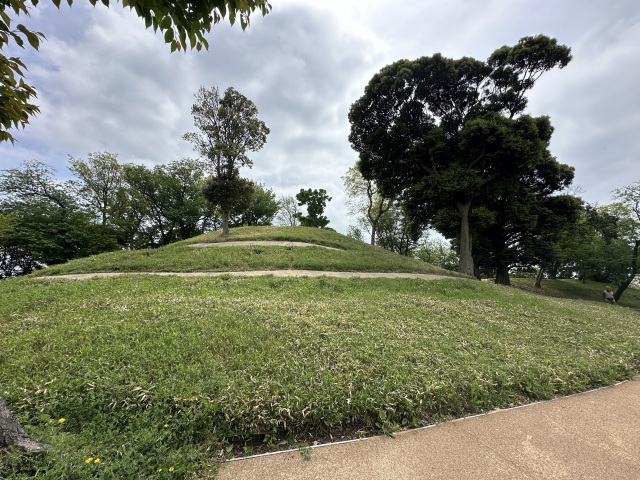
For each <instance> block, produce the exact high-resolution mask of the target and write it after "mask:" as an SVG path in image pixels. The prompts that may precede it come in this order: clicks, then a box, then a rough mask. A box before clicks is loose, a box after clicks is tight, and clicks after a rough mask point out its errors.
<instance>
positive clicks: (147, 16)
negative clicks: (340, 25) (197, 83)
mask: <svg viewBox="0 0 640 480" xmlns="http://www.w3.org/2000/svg"><path fill="white" fill-rule="evenodd" d="M52 2H53V4H54V5H55V6H56V7H58V8H59V7H60V3H61V0H52ZM38 3H39V0H3V1H0V50H2V49H3V48H4V47H5V45H7V44H8V43H9V42H10V41H13V42H14V43H15V44H16V45H18V46H19V47H23V48H24V44H25V41H26V42H27V43H28V44H29V45H30V46H31V47H32V48H34V49H36V50H38V49H39V47H40V42H41V41H42V40H43V39H44V35H43V34H42V33H41V32H32V31H30V30H29V29H28V28H27V27H25V26H24V25H23V24H18V25H15V26H12V23H13V20H12V16H14V15H15V16H19V15H20V14H23V15H26V16H28V15H29V8H30V7H29V4H31V5H32V6H34V7H35V6H36V5H37V4H38ZM66 3H67V4H69V5H71V4H72V3H73V0H66ZM89 3H91V4H92V5H94V6H95V5H96V4H98V3H102V4H103V5H106V6H107V7H108V6H109V4H110V2H109V0H89ZM122 6H123V7H129V9H130V10H133V11H135V13H136V15H138V16H139V17H140V18H141V19H143V20H144V22H145V26H146V28H150V27H151V28H153V29H154V31H157V30H158V29H159V30H160V31H161V32H162V33H163V35H164V41H165V42H166V43H168V44H170V46H171V51H172V52H173V51H175V50H186V49H187V48H189V47H190V48H192V49H193V48H195V49H197V50H201V49H202V48H203V47H204V48H209V43H208V42H207V39H206V38H205V34H206V33H207V32H210V31H211V27H212V26H213V25H215V24H216V23H218V22H220V21H221V20H223V19H224V18H225V17H227V18H228V20H229V23H231V25H233V24H234V23H235V21H236V19H238V18H239V19H240V24H241V26H242V29H243V30H244V29H245V28H246V27H247V26H248V25H249V17H250V15H251V14H252V13H253V12H255V11H256V10H258V11H260V12H261V13H262V15H266V14H267V13H268V12H269V11H270V10H271V5H270V4H269V2H268V1H267V0H242V1H235V0H172V1H165V0H123V2H122ZM26 69H27V67H26V65H25V64H24V63H23V62H22V61H21V60H20V58H18V57H10V58H7V57H6V56H5V55H3V54H1V53H0V141H5V140H9V141H11V142H12V143H13V142H14V141H15V139H14V138H13V135H11V133H9V132H8V130H9V129H11V128H18V127H20V126H21V127H23V128H24V126H25V125H26V124H27V123H29V118H30V117H32V116H33V115H35V114H37V113H39V109H38V106H37V105H35V104H33V103H31V102H32V99H33V98H34V97H35V96H36V90H35V88H34V87H32V86H30V85H28V84H27V83H25V81H24V77H25V74H24V71H25V70H26Z"/></svg>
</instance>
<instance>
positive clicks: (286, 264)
mask: <svg viewBox="0 0 640 480" xmlns="http://www.w3.org/2000/svg"><path fill="white" fill-rule="evenodd" d="M239 240H246V241H249V240H275V241H298V242H306V243H313V244H316V245H322V246H328V247H332V248H336V249H339V250H328V249H326V248H320V247H282V246H257V245H254V246H251V245H249V246H246V247H245V246H242V247H236V246H234V247H215V248H206V247H191V246H189V245H191V244H193V243H219V242H223V241H239ZM288 269H293V270H322V271H332V270H334V271H343V272H344V271H356V272H359V271H362V272H408V273H427V274H441V275H448V276H462V275H460V274H458V273H456V272H449V271H446V270H443V269H440V268H437V267H434V266H433V265H430V264H428V263H424V262H421V261H418V260H414V259H411V258H407V257H402V256H400V255H396V254H393V253H391V252H388V251H386V250H383V249H381V248H379V247H372V246H371V245H367V244H365V243H363V242H360V241H358V240H354V239H352V238H349V237H345V236H343V235H340V234H338V233H336V232H332V231H329V230H321V229H318V228H305V227H241V228H235V229H231V231H230V235H229V236H228V237H225V238H223V237H222V236H221V235H220V232H214V233H210V234H205V235H201V236H199V237H195V238H192V239H189V240H186V241H183V242H178V243H175V244H172V245H169V246H167V247H163V248H159V249H156V250H136V251H126V252H122V251H121V252H112V253H104V254H101V255H96V256H92V257H88V258H82V259H78V260H73V261H71V262H68V263H66V264H63V265H56V266H53V267H51V268H47V269H44V270H40V271H38V272H35V273H34V275H36V276H42V275H63V274H70V273H92V272H196V271H206V272H225V271H227V272H231V271H247V270H288Z"/></svg>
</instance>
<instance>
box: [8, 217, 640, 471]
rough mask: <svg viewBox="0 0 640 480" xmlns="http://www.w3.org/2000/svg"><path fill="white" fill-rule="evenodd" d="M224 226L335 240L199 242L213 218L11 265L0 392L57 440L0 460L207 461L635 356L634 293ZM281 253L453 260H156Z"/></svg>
mask: <svg viewBox="0 0 640 480" xmlns="http://www.w3.org/2000/svg"><path fill="white" fill-rule="evenodd" d="M230 239H231V240H235V241H238V240H245V241H258V240H260V241H295V242H305V243H314V244H317V245H323V246H326V247H332V248H336V249H338V250H329V249H327V248H319V247H285V246H283V247H271V246H262V245H260V246H258V245H254V246H227V247H218V248H206V247H194V246H192V245H193V244H194V243H203V242H204V243H208V242H209V243H210V242H220V241H221V240H223V239H221V238H220V237H219V236H218V235H216V234H211V235H207V236H203V237H199V238H195V239H192V240H189V241H187V242H182V243H181V244H177V245H171V246H168V247H165V248H162V249H158V250H154V251H144V252H118V253H114V254H108V255H99V256H96V257H92V258H89V259H82V260H77V261H74V262H69V263H68V264H66V265H61V266H58V267H55V268H52V269H49V270H47V271H46V273H56V274H58V275H61V274H65V273H88V272H113V271H115V272H137V273H139V274H138V275H122V276H116V277H110V278H93V279H91V280H86V281H76V280H73V281H72V280H67V279H64V278H55V277H52V278H46V279H45V278H33V277H25V278H16V279H10V280H6V281H2V282H0V325H2V326H3V327H2V328H1V329H0V385H1V386H2V388H1V390H0V391H1V392H2V393H1V395H2V397H3V398H4V399H5V400H6V402H7V404H8V405H9V406H10V408H11V409H12V410H13V411H15V412H16V413H17V414H18V415H19V418H20V421H21V423H22V425H23V426H24V428H25V430H26V431H27V432H28V433H30V434H31V435H33V436H34V437H35V438H37V439H39V440H40V441H42V442H44V443H47V444H49V445H52V446H54V447H55V449H52V450H50V451H49V452H47V453H45V454H43V455H37V456H29V455H21V454H15V453H12V454H9V453H6V452H0V457H1V458H0V478H11V479H23V478H24V479H27V478H33V477H34V476H36V474H37V476H38V478H43V479H50V480H54V479H55V480H59V479H60V478H69V479H80V480H81V479H86V478H94V479H113V478H158V479H162V478H173V479H177V478H180V479H192V478H212V477H214V476H215V472H216V462H217V460H218V459H219V458H222V457H224V456H226V455H232V454H236V455H242V454H246V453H250V452H259V451H265V450H267V449H269V448H279V449H282V448H286V447H292V448H295V447H298V446H300V445H304V444H307V443H309V442H313V441H316V440H318V441H325V440H326V441H329V440H340V439H343V438H352V437H356V436H358V435H361V434H363V433H366V432H387V433H391V432H393V431H395V430H397V429H400V428H406V427H413V426H421V425H426V424H429V423H433V422H435V421H442V420H444V419H448V418H452V417H457V416H463V415H467V414H471V413H474V412H478V411H482V410H486V409H492V408H496V407H503V406H509V405H518V404H523V403H527V402H531V401H534V400H540V399H546V398H551V397H553V396H555V395H560V394H566V393H571V392H576V391H581V390H584V389H587V388H592V387H595V386H599V385H605V384H610V383H612V382H614V381H616V380H619V379H623V378H628V377H630V376H632V375H634V374H635V373H638V372H640V315H639V314H638V312H637V310H633V309H629V308H624V307H613V306H611V305H605V304H602V303H601V302H598V301H593V302H588V301H584V300H569V299H563V298H556V297H545V296H539V295H534V294H531V293H528V292H525V291H521V290H519V289H516V288H508V287H502V286H497V285H494V284H491V283H488V282H478V281H477V280H473V279H468V278H455V277H454V276H455V274H452V273H447V272H442V271H441V270H438V269H435V268H434V267H431V266H429V265H425V264H421V263H420V262H416V261H413V260H411V259H406V258H402V257H398V256H397V255H393V254H390V253H389V252H385V251H382V250H380V249H377V248H373V247H370V246H367V245H365V244H362V243H361V242H356V241H355V240H353V239H349V238H346V237H343V236H341V235H339V234H336V233H335V232H327V231H321V230H317V229H302V228H299V227H296V228H293V229H286V228H283V229H279V228H265V229H252V228H244V229H236V230H235V231H233V233H232V236H231V238H230ZM280 265H285V266H286V268H292V266H293V268H295V269H300V268H311V267H314V269H316V270H324V271H328V270H341V271H350V270H354V271H357V270H364V271H376V270H377V271H387V272H398V271H399V272H403V271H404V272H407V271H408V272H423V273H445V274H448V275H454V276H452V277H448V278H443V279H439V280H429V281H424V280H420V279H389V278H374V279H363V278H349V279H340V278H328V277H325V276H323V277H319V278H298V277H295V278H293V277H277V276H275V275H273V276H269V275H267V276H259V277H238V276H232V275H229V274H223V273H221V274H220V275H217V276H189V277H179V276H176V275H163V276H159V275H145V274H144V272H155V271H164V272H180V271H181V272H189V271H197V270H202V269H205V270H208V271H209V272H223V271H225V270H252V269H258V268H259V269H266V270H270V271H275V270H276V269H277V268H279V266H280ZM41 273H42V272H40V274H41ZM5 322H6V323H5ZM97 459H99V461H97Z"/></svg>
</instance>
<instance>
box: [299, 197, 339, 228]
mask: <svg viewBox="0 0 640 480" xmlns="http://www.w3.org/2000/svg"><path fill="white" fill-rule="evenodd" d="M296 199H297V200H298V206H299V207H302V206H303V205H306V207H307V214H306V215H303V214H302V212H298V213H296V214H295V217H296V218H297V219H298V220H300V225H302V226H303V227H317V228H325V227H326V226H327V225H328V224H329V219H328V218H327V217H325V216H324V215H323V213H324V209H325V208H326V206H327V202H330V201H331V197H330V196H329V195H327V191H326V190H325V189H324V188H320V189H313V190H312V189H310V188H307V189H306V190H305V189H304V188H301V189H300V191H299V192H298V193H297V194H296Z"/></svg>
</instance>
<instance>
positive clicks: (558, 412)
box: [218, 377, 640, 480]
mask: <svg viewBox="0 0 640 480" xmlns="http://www.w3.org/2000/svg"><path fill="white" fill-rule="evenodd" d="M218 479H219V480H232V479H233V480H249V479H267V480H271V479H282V480H293V479H295V480H329V479H331V480H347V479H348V480H422V479H475V480H501V479H534V480H542V479H545V480H546V479H562V480H574V479H575V480H578V479H580V480H584V479H593V480H602V479H607V480H637V479H640V377H636V378H635V379H633V380H630V381H628V382H624V383H621V384H619V385H616V386H613V387H608V388H604V389H600V390H594V391H590V392H586V393H581V394H579V395H573V396H569V397H561V398H558V399H555V400H552V401H548V402H542V403H538V404H534V405H529V406H525V407H520V408H514V409H510V410H497V411H494V412H491V413H488V414H486V415H481V416H477V417H471V418H466V419H461V420H455V421H451V422H444V423H441V424H438V425H436V426H434V427H430V428H426V429H421V430H410V431H406V432H401V433H399V434H397V435H396V438H389V437H374V438H370V439H366V440H360V441H356V442H350V443H343V444H337V445H329V446H321V447H315V448H314V449H313V451H312V453H311V459H310V460H304V459H303V458H302V456H301V455H300V453H298V452H287V453H281V454H276V455H269V456H262V457H258V458H253V459H248V460H238V461H232V462H227V463H225V464H224V465H223V466H222V467H221V471H220V475H219V477H218Z"/></svg>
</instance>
